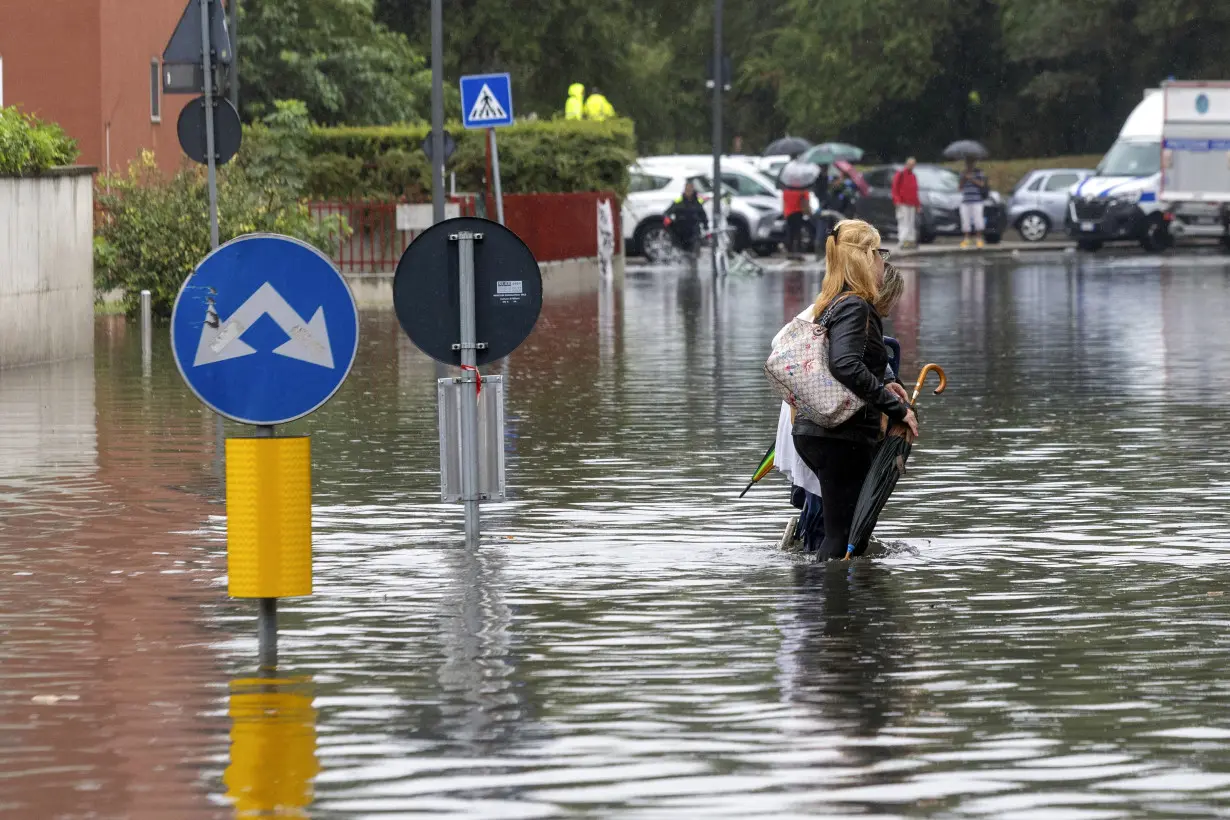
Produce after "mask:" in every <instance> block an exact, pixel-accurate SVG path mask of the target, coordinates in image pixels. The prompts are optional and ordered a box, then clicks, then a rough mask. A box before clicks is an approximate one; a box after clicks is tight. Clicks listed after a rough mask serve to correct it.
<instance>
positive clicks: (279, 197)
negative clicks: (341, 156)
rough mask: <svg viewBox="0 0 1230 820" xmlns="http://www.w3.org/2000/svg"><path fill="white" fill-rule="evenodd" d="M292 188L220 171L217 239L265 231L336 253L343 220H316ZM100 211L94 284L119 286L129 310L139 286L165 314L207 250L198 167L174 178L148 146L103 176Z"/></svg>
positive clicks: (204, 190)
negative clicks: (117, 171)
mask: <svg viewBox="0 0 1230 820" xmlns="http://www.w3.org/2000/svg"><path fill="white" fill-rule="evenodd" d="M295 194H296V192H295V191H293V189H290V188H287V187H284V186H282V185H280V184H278V182H277V180H276V178H275V177H274V176H272V175H267V176H264V177H262V176H260V174H259V173H256V172H253V171H252V170H251V169H249V168H245V167H244V166H243V165H242V164H236V165H234V166H226V167H224V168H223V169H221V171H220V172H219V174H218V235H219V239H220V241H222V242H226V241H228V240H230V239H233V238H234V237H236V236H240V235H242V234H246V233H254V232H258V231H267V232H270V233H280V234H286V235H288V236H293V237H296V238H298V239H302V240H304V241H305V242H308V243H310V244H312V245H314V246H315V247H317V248H319V249H320V250H322V251H323V252H325V253H326V254H329V253H333V252H334V251H336V248H337V242H338V240H339V236H340V235H342V234H345V233H346V232H347V231H348V228H347V227H346V225H345V222H344V221H342V220H341V219H340V218H336V219H332V220H323V221H322V220H318V219H316V218H315V217H314V216H313V215H312V214H311V213H310V212H309V210H308V208H307V206H306V205H305V204H303V203H302V202H300V201H299V200H298V198H297V197H296V195H295ZM97 198H98V205H99V207H100V209H101V210H102V216H101V218H100V219H99V222H98V227H97V232H96V236H95V241H94V276H95V287H96V288H98V289H99V290H101V291H106V290H110V289H112V288H122V289H123V290H124V308H125V310H126V312H127V313H128V314H129V315H133V314H135V313H136V312H137V311H138V310H139V309H140V300H141V295H140V294H141V290H142V289H148V290H149V291H150V292H151V296H152V305H153V311H154V314H155V315H157V316H160V317H164V318H165V317H169V316H170V315H171V308H172V307H173V306H174V304H175V297H176V296H177V295H178V294H179V289H180V286H181V285H182V284H183V282H184V280H185V279H187V278H188V276H189V275H190V274H191V273H192V271H193V270H194V269H195V268H196V266H197V265H198V264H199V263H200V261H201V260H202V259H204V258H205V256H206V255H207V254H208V253H209V250H210V248H209V192H208V187H207V185H206V178H205V171H204V169H203V168H199V167H194V168H187V169H184V170H182V171H180V172H179V173H177V174H175V176H173V177H171V178H169V179H168V178H166V177H164V176H163V175H162V174H161V173H160V172H159V170H158V167H157V165H156V163H155V162H154V157H153V155H152V154H150V153H148V152H146V153H144V154H143V155H142V157H141V158H140V159H139V160H137V161H135V162H133V163H132V165H131V166H129V168H128V172H127V173H126V174H116V175H112V176H109V177H103V178H102V179H100V181H99V185H98V197H97Z"/></svg>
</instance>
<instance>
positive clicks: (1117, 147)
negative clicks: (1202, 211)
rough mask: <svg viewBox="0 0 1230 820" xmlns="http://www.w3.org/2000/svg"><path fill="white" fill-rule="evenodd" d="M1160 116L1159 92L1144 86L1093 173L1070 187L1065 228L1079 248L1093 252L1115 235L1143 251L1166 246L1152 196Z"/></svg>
mask: <svg viewBox="0 0 1230 820" xmlns="http://www.w3.org/2000/svg"><path fill="white" fill-rule="evenodd" d="M1163 118H1164V111H1163V97H1162V91H1161V89H1160V88H1150V89H1149V90H1147V91H1145V98H1144V99H1143V100H1141V102H1140V103H1139V104H1138V105H1137V106H1136V108H1135V110H1134V111H1132V113H1131V115H1130V116H1128V118H1127V122H1125V123H1124V124H1123V128H1122V129H1121V130H1120V131H1119V139H1117V140H1116V141H1115V144H1114V145H1112V146H1111V147H1110V150H1109V151H1107V152H1106V156H1104V157H1103V158H1102V161H1101V162H1100V163H1098V167H1097V170H1096V171H1095V172H1094V175H1093V176H1091V177H1087V178H1086V179H1085V180H1084V181H1082V182H1081V183H1080V184H1079V185H1077V186H1076V187H1075V188H1073V189H1072V199H1071V200H1070V201H1069V202H1068V218H1067V221H1066V227H1067V230H1068V234H1069V235H1070V236H1073V237H1075V238H1076V242H1077V245H1079V246H1080V248H1081V249H1082V250H1087V251H1096V250H1097V249H1098V248H1100V247H1102V243H1104V242H1108V241H1111V240H1116V239H1128V240H1135V241H1138V242H1140V244H1141V245H1142V246H1143V247H1144V248H1145V250H1148V251H1159V250H1163V249H1164V248H1166V247H1167V246H1168V245H1169V244H1170V234H1169V232H1168V230H1167V224H1166V214H1165V213H1164V208H1163V205H1162V203H1161V202H1160V201H1159V198H1158V194H1159V192H1160V190H1161V185H1162V173H1161V172H1162V120H1163Z"/></svg>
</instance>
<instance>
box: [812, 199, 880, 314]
mask: <svg viewBox="0 0 1230 820" xmlns="http://www.w3.org/2000/svg"><path fill="white" fill-rule="evenodd" d="M879 247H880V232H879V231H877V230H876V229H875V228H873V227H872V226H871V225H869V224H867V223H866V222H864V221H863V220H861V219H843V220H841V221H840V222H838V223H837V227H836V228H835V229H834V230H833V232H832V233H831V234H829V237H828V240H827V241H826V242H825V246H824V281H823V282H822V283H821V285H820V295H819V296H817V297H816V315H817V316H819V315H820V314H821V313H822V312H823V311H824V310H825V309H826V308H828V306H829V305H830V304H832V302H833V300H834V299H836V298H837V297H838V296H840V295H841V294H842V293H843V292H846V291H848V292H849V293H852V294H854V295H855V296H859V297H861V298H863V299H865V300H867V302H868V303H870V304H872V305H875V304H877V302H878V301H879V297H880V284H879V282H878V281H877V279H878V276H877V274H876V265H875V257H876V249H877V248H879Z"/></svg>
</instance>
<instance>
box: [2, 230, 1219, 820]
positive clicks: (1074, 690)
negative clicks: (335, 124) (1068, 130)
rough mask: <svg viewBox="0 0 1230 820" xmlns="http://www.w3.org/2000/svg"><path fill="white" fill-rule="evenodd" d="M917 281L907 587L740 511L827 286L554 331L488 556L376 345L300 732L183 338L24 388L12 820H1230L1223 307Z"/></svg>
mask: <svg viewBox="0 0 1230 820" xmlns="http://www.w3.org/2000/svg"><path fill="white" fill-rule="evenodd" d="M902 268H903V271H905V275H906V281H907V291H906V296H905V297H904V298H903V300H902V302H901V304H900V305H899V306H898V308H897V310H896V311H895V312H894V314H893V316H892V320H891V323H890V325H891V330H892V332H893V335H895V336H897V337H898V338H899V339H900V340H901V343H902V347H903V350H904V362H905V365H904V371H905V376H906V377H907V378H906V379H905V380H906V381H907V382H910V383H912V381H913V378H914V376H915V375H916V374H917V372H918V368H919V366H920V365H921V364H922V363H924V362H929V361H933V362H937V363H940V364H942V365H943V366H944V367H945V369H946V370H947V373H948V377H949V388H948V390H947V392H946V393H945V394H944V395H942V396H932V395H931V394H930V393H929V392H928V393H926V394H925V396H924V398H922V399H921V400H920V407H921V412H920V420H921V424H922V437H921V439H920V441H919V442H918V443H917V444H916V445H915V449H914V455H913V456H912V457H911V462H910V465H911V467H910V473H909V475H908V476H907V477H906V478H905V479H903V481H902V483H901V484H900V486H899V487H898V489H897V492H896V493H895V495H894V496H893V499H892V501H890V503H889V506H888V508H887V510H886V512H885V515H884V517H883V519H882V522H881V525H880V527H879V529H878V530H877V532H878V534H879V535H880V536H881V537H882V538H884V539H885V540H888V541H891V542H894V546H893V548H892V550H891V552H890V554H889V555H887V556H885V557H879V558H875V559H860V560H857V561H855V562H852V563H848V564H840V563H833V564H829V565H818V564H815V563H810V562H808V561H806V560H804V559H799V558H796V557H792V556H790V555H788V554H785V553H782V552H780V551H778V550H777V547H776V545H777V541H778V539H779V537H780V535H781V531H782V529H783V527H784V525H785V522H786V518H787V516H788V514H789V513H790V512H791V508H790V507H789V504H788V487H787V485H786V484H785V482H784V481H783V480H782V479H781V477H780V476H779V475H777V474H774V475H773V476H772V477H770V478H768V479H766V480H765V481H763V482H761V483H760V484H759V485H757V486H756V487H755V488H754V489H753V490H752V491H751V492H750V493H749V494H748V495H747V496H746V497H745V498H744V499H742V500H738V499H737V496H738V493H739V492H740V490H742V488H743V486H744V484H745V483H746V481H747V479H748V478H749V477H750V475H751V473H752V472H753V471H754V469H755V467H756V464H757V462H758V461H759V459H760V457H761V455H762V454H763V452H764V450H765V448H766V447H767V446H768V445H769V444H770V443H771V442H772V441H773V436H774V431H775V427H776V419H777V415H778V409H779V406H780V405H779V403H778V402H777V401H775V400H774V398H773V396H772V394H771V392H770V390H769V388H768V386H767V383H766V380H765V377H764V375H763V373H762V371H761V365H762V364H763V362H764V359H765V357H766V356H767V355H768V352H769V341H770V339H771V338H772V336H773V335H774V333H775V332H776V331H777V329H778V328H779V327H781V325H782V324H783V323H784V322H785V321H786V320H787V319H788V318H790V317H792V316H793V315H795V314H796V313H798V312H799V311H800V310H801V309H802V308H803V307H804V306H805V304H806V303H807V302H808V301H810V300H811V298H812V297H813V296H814V295H815V293H816V291H817V290H818V288H819V282H820V273H819V271H816V270H798V271H787V272H774V273H770V274H768V275H766V276H764V277H763V278H755V279H738V278H731V279H728V280H727V281H725V282H724V283H722V284H719V285H717V286H715V285H714V284H713V282H712V281H711V279H710V278H709V277H708V276H707V275H704V274H703V273H702V274H701V275H699V276H698V275H696V274H694V273H693V274H689V273H687V272H685V271H679V270H653V269H643V268H633V269H630V270H629V272H628V274H627V280H626V282H625V284H624V286H623V288H622V289H615V290H608V291H596V292H589V293H576V294H573V295H567V296H558V297H556V298H550V297H549V298H548V300H547V303H546V305H545V306H544V310H543V314H542V318H541V320H540V322H539V324H538V327H537V329H536V330H535V332H534V334H533V335H532V336H531V338H530V340H529V341H528V342H527V343H526V344H525V345H524V346H523V347H522V348H520V349H519V350H518V351H517V352H515V353H514V354H513V355H512V356H511V357H510V358H508V359H507V360H505V361H504V362H502V363H500V364H498V365H497V366H495V367H494V368H492V370H491V372H493V373H502V374H504V375H506V376H507V384H506V390H507V397H508V406H507V411H508V418H509V421H510V423H509V431H508V436H507V439H506V446H507V454H508V477H509V501H508V502H507V503H504V504H500V505H494V506H487V507H484V512H483V516H484V520H483V523H484V527H485V533H484V542H483V546H482V548H481V549H480V551H479V552H478V553H477V554H470V553H467V552H466V551H465V550H464V549H463V548H462V547H461V544H462V536H461V527H462V519H461V507H460V506H458V505H444V504H441V503H440V502H439V483H438V469H439V449H438V441H437V434H436V419H437V410H436V384H435V379H436V377H437V375H438V374H437V369H436V365H435V364H434V363H433V362H432V361H431V360H429V359H427V358H426V357H425V356H424V355H423V354H421V353H419V352H418V351H417V350H416V349H415V348H414V347H413V346H412V345H411V344H410V342H409V341H408V340H407V339H406V338H405V337H404V335H403V334H402V332H401V329H400V328H399V326H398V323H397V320H396V317H395V316H394V314H393V312H392V311H391V310H389V311H386V312H371V313H365V314H364V315H363V321H362V332H361V338H360V351H359V358H358V360H357V362H356V364H355V368H354V370H353V372H352V373H351V376H350V378H349V380H348V381H347V382H346V384H345V386H344V387H343V388H342V389H341V391H340V392H339V393H338V394H337V396H336V397H335V398H334V399H333V401H332V402H330V403H329V404H328V405H326V406H325V407H324V408H323V409H322V410H321V411H319V412H317V413H316V414H315V415H313V416H311V417H310V418H309V419H308V420H306V421H303V422H298V423H296V424H293V425H289V426H287V427H285V428H282V429H280V432H281V433H284V434H291V433H299V434H302V433H310V434H311V436H312V460H313V489H314V499H313V502H314V532H315V534H314V554H315V594H314V595H313V596H311V597H310V598H297V599H287V600H284V601H283V602H282V604H281V612H282V619H281V625H282V631H281V645H280V650H281V651H280V662H281V669H280V670H279V677H280V678H281V679H282V680H283V681H284V683H283V684H281V688H280V689H279V688H278V687H276V686H275V685H274V684H273V683H268V682H267V683H265V684H257V683H254V682H253V679H254V678H257V677H258V673H257V667H256V652H257V646H256V632H255V612H256V607H255V602H252V601H232V600H229V599H228V598H227V597H226V577H225V573H226V551H225V536H226V522H225V517H224V509H223V506H222V500H221V485H220V482H219V478H218V476H219V475H220V469H221V468H220V463H219V461H218V453H217V442H216V436H215V418H214V416H213V415H212V413H210V412H209V411H207V410H206V409H204V408H203V407H202V406H201V405H200V404H199V403H198V402H197V400H196V399H195V398H194V397H193V396H192V395H191V394H190V393H189V392H188V390H187V388H186V387H185V386H184V384H183V382H182V380H181V378H180V376H179V373H178V372H177V370H176V368H175V365H174V363H173V361H172V358H171V352H170V345H169V340H168V338H167V333H166V332H165V329H159V330H158V331H157V332H156V335H155V345H154V355H153V366H152V369H151V372H149V373H148V374H145V373H143V370H142V362H141V350H140V333H139V329H138V328H137V326H136V325H135V324H125V322H124V321H123V319H122V318H118V317H100V318H98V319H97V324H96V341H95V351H96V354H95V359H94V360H93V361H92V362H91V361H88V360H87V361H81V362H71V363H66V364H59V365H53V366H44V367H33V368H24V369H19V370H13V371H3V372H0V420H2V421H3V424H2V426H0V638H2V642H0V817H13V818H21V819H22V820H24V819H25V818H31V820H41V819H42V818H96V817H97V818H150V820H154V819H155V818H157V819H159V820H161V818H192V819H193V820H195V818H224V817H234V816H236V808H234V807H233V806H232V805H231V803H232V801H233V800H236V799H237V800H239V801H240V802H239V807H240V809H245V808H246V809H254V808H260V807H262V806H274V805H278V806H282V807H283V809H284V810H285V811H286V814H285V816H299V815H295V814H293V813H291V809H293V808H294V807H303V811H304V812H305V814H304V815H303V816H310V817H313V818H379V817H390V818H391V817H406V816H416V815H421V816H428V817H498V818H538V817H561V816H587V817H645V818H648V817H664V816H677V817H740V818H746V817H774V818H781V817H795V816H799V817H801V816H814V817H844V816H858V817H924V816H944V817H994V818H1025V817H1030V818H1042V817H1045V818H1081V820H1083V819H1084V818H1117V817H1173V816H1180V815H1183V816H1188V815H1190V816H1213V815H1217V816H1221V815H1223V814H1226V813H1230V681H1227V680H1226V676H1225V670H1226V669H1227V668H1230V629H1228V627H1230V597H1226V596H1224V595H1223V593H1224V592H1225V591H1226V589H1227V586H1228V585H1227V581H1230V568H1228V564H1227V558H1228V557H1230V531H1228V528H1227V525H1228V524H1230V476H1228V475H1227V471H1226V464H1227V462H1230V439H1227V437H1226V435H1225V419H1226V418H1227V414H1228V413H1230V410H1227V404H1226V402H1227V396H1228V395H1230V327H1228V326H1227V323H1226V316H1227V315H1230V264H1228V263H1227V262H1226V261H1225V258H1224V257H1222V256H1219V255H1174V256H1165V257H1146V256H1140V255H1137V254H1134V253H1133V254H1129V255H1122V256H1117V255H1099V256H1088V255H1073V254H1067V255H1065V254H1054V255H1038V256H1030V255H1025V256H1021V257H1018V258H1007V257H1005V258H1001V259H999V260H996V261H979V260H975V259H970V258H951V259H939V258H931V259H925V260H924V259H914V260H911V261H909V262H904V263H903V265H902ZM227 430H228V434H231V435H242V434H244V433H245V431H244V430H243V429H242V428H241V427H240V426H238V425H235V426H230V425H229V424H228V427H227ZM254 686H255V687H257V690H259V691H260V692H262V693H265V694H261V695H255V696H254V695H251V694H250V692H251V691H252V688H253V687H254ZM262 687H263V688H262ZM275 689H277V691H274V690H275ZM260 697H268V698H269V700H268V701H264V700H259V698H260ZM253 698H257V699H256V700H253ZM253 704H255V708H252V707H253ZM271 704H272V705H271ZM275 706H276V709H275ZM278 709H280V710H281V711H277V710H278ZM270 715H272V717H270ZM262 732H264V733H265V734H261V733H262ZM228 795H230V796H229V797H228ZM240 816H250V815H242V814H241V815H240Z"/></svg>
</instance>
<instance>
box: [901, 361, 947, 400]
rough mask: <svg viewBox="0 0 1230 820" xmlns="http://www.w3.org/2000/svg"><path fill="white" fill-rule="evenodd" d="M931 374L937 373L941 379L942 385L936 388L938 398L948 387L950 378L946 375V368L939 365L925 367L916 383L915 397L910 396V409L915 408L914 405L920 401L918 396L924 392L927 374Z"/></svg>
mask: <svg viewBox="0 0 1230 820" xmlns="http://www.w3.org/2000/svg"><path fill="white" fill-rule="evenodd" d="M931 372H935V373H936V374H937V375H938V376H939V377H940V384H939V386H938V387H936V388H935V395H937V396H938V395H939V394H940V393H943V392H944V388H945V387H947V386H948V376H946V375H944V368H942V367H940V366H939V365H938V364H925V365H923V369H922V372H921V373H919V374H918V381H917V382H915V383H914V395H912V396H910V407H913V406H914V403H915V402H917V401H918V394H919V393H921V392H922V389H923V382H925V381H926V380H927V374H928V373H931Z"/></svg>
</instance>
